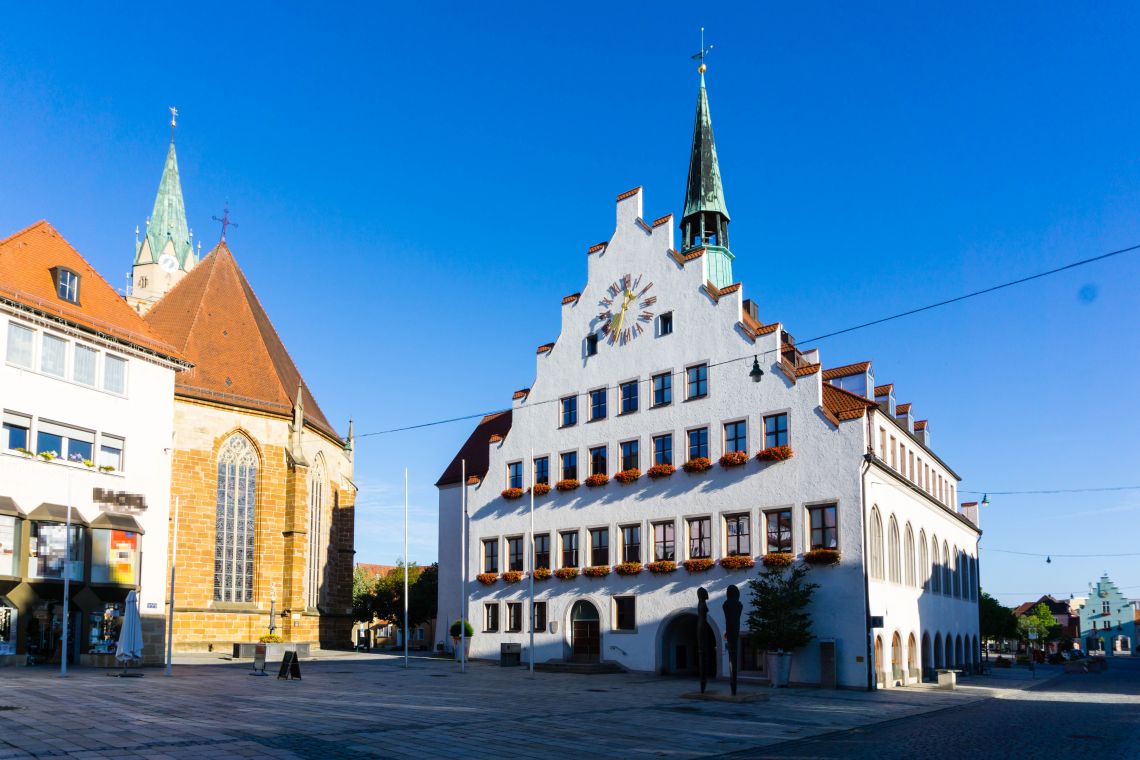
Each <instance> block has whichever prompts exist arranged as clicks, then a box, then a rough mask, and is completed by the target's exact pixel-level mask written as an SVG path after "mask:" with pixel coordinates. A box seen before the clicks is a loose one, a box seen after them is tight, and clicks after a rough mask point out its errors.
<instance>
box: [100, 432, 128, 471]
mask: <svg viewBox="0 0 1140 760" xmlns="http://www.w3.org/2000/svg"><path fill="white" fill-rule="evenodd" d="M99 466H100V467H110V468H111V469H112V470H116V471H119V470H122V469H123V439H122V438H116V437H115V436H112V435H104V436H102V437H101V438H100V441H99Z"/></svg>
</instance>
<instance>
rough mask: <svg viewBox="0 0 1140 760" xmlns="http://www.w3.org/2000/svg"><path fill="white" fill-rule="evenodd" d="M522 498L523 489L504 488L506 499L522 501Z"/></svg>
mask: <svg viewBox="0 0 1140 760" xmlns="http://www.w3.org/2000/svg"><path fill="white" fill-rule="evenodd" d="M522 496H523V490H522V489H521V488H504V489H503V498H504V499H508V500H513V499H521V498H522Z"/></svg>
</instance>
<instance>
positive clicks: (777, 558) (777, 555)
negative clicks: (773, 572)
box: [760, 552, 795, 567]
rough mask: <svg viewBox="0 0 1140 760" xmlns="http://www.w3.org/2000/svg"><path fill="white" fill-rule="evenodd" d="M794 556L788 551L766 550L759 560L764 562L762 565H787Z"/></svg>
mask: <svg viewBox="0 0 1140 760" xmlns="http://www.w3.org/2000/svg"><path fill="white" fill-rule="evenodd" d="M794 560H795V557H793V556H792V555H791V553H790V552H768V553H767V554H765V555H764V556H763V557H761V558H760V561H761V562H763V563H764V567H787V566H788V565H790V564H792V562H793V561H794Z"/></svg>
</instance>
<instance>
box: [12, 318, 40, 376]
mask: <svg viewBox="0 0 1140 760" xmlns="http://www.w3.org/2000/svg"><path fill="white" fill-rule="evenodd" d="M35 337H36V331H35V330H32V329H30V328H27V327H23V326H22V325H18V324H16V323H15V322H9V323H8V351H7V355H6V357H5V358H6V360H7V362H8V363H9V364H15V365H16V366H18V367H28V368H30V367H31V366H32V349H33V345H34V341H35Z"/></svg>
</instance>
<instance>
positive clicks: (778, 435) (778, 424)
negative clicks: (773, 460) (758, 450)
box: [764, 414, 788, 448]
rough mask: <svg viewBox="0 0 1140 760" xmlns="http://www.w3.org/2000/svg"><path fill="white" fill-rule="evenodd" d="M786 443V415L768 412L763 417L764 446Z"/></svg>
mask: <svg viewBox="0 0 1140 760" xmlns="http://www.w3.org/2000/svg"><path fill="white" fill-rule="evenodd" d="M787 445H788V415H786V414H769V415H768V416H767V417H765V418H764V448H771V447H772V446H787Z"/></svg>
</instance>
